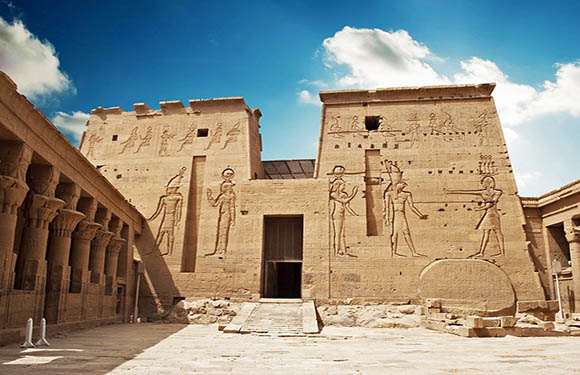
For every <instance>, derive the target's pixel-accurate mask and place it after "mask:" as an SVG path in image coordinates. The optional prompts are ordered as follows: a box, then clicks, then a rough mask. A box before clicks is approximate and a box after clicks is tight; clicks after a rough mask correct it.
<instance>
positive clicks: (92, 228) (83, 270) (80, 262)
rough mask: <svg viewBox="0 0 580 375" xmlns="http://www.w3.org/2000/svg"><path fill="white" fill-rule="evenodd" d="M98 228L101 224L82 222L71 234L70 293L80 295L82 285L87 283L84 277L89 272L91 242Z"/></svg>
mask: <svg viewBox="0 0 580 375" xmlns="http://www.w3.org/2000/svg"><path fill="white" fill-rule="evenodd" d="M100 228H101V224H97V223H94V222H92V221H87V220H83V221H81V222H80V223H79V225H78V227H77V230H76V231H74V232H73V234H72V238H73V241H72V246H71V254H70V266H71V272H72V275H71V292H75V293H80V292H81V290H82V285H83V284H84V283H85V282H86V281H87V280H86V277H85V275H87V274H88V271H89V256H90V251H91V241H92V240H93V238H94V237H95V234H96V233H97V230H98V229H100Z"/></svg>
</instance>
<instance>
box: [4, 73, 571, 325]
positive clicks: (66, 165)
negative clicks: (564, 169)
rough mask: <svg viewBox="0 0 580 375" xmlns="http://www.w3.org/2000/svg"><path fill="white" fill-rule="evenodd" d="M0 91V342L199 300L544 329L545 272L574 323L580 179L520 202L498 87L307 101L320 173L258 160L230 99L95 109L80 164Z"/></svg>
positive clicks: (19, 101)
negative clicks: (536, 320)
mask: <svg viewBox="0 0 580 375" xmlns="http://www.w3.org/2000/svg"><path fill="white" fill-rule="evenodd" d="M1 79H2V84H1V85H0V87H1V93H0V94H1V96H0V99H1V104H2V107H0V125H1V127H0V141H1V142H2V148H1V150H0V151H1V152H0V159H1V160H2V161H1V164H0V168H1V170H2V177H1V178H2V179H3V180H2V181H3V185H2V186H3V189H4V190H3V191H4V193H3V194H4V195H2V199H3V202H4V203H3V207H4V210H3V211H2V214H1V215H2V216H0V230H2V231H3V232H2V233H4V234H3V235H1V236H0V244H1V248H0V250H1V253H0V256H1V258H0V260H2V263H1V264H2V266H3V268H2V269H0V271H2V273H0V276H1V277H0V282H1V283H2V284H0V288H2V291H3V294H2V295H0V309H1V310H0V313H2V314H3V315H2V316H1V317H0V324H3V325H2V326H1V328H6V329H8V328H10V327H21V326H22V325H23V324H24V321H25V319H26V318H28V317H29V316H32V315H34V317H35V318H36V319H38V318H39V317H41V316H46V317H47V318H48V319H49V322H51V323H53V324H55V326H58V325H59V324H60V325H61V326H63V327H64V325H66V324H69V325H71V324H77V325H79V324H81V323H83V322H84V323H86V324H88V323H91V322H104V321H105V320H106V319H112V320H117V321H123V320H124V321H126V320H128V319H129V318H130V315H131V314H132V313H133V311H138V314H139V316H143V317H153V316H155V315H159V314H163V313H164V312H167V311H169V310H170V309H171V307H172V306H174V305H175V304H177V303H178V302H179V301H181V300H183V299H195V298H204V297H205V298H214V299H227V300H230V301H241V302H252V301H255V302H257V301H260V300H262V299H264V298H277V299H292V298H294V299H301V300H304V301H314V302H315V304H316V306H318V307H320V306H324V305H342V304H349V305H352V304H392V303H395V304H415V305H425V308H427V309H429V312H432V313H434V314H439V313H457V314H463V316H480V317H510V316H514V315H516V314H518V313H531V314H535V316H540V317H541V318H542V319H545V320H553V319H554V317H555V315H554V314H555V312H556V311H558V303H557V302H556V299H557V293H556V291H555V287H554V283H553V279H552V273H553V269H552V267H554V266H553V265H552V260H554V259H557V260H558V261H559V262H560V263H561V265H562V266H563V267H564V270H563V271H562V272H561V276H562V278H563V281H562V283H563V285H562V286H561V287H562V291H563V293H562V296H563V306H564V313H565V314H566V315H570V314H571V313H574V312H576V311H578V309H579V306H580V304H578V303H580V302H577V300H578V299H579V297H577V296H579V295H580V284H578V281H577V280H580V276H579V275H580V234H579V233H580V230H579V228H578V225H579V218H580V210H579V208H578V202H580V182H576V183H573V184H570V185H568V186H566V187H563V188H562V189H561V190H558V191H555V192H552V193H548V194H547V195H545V196H542V197H539V198H523V199H522V198H520V197H519V196H518V193H517V187H516V184H515V180H514V175H513V171H512V166H511V163H510V160H509V156H508V150H507V148H506V144H505V140H504V137H503V133H502V128H501V124H500V119H499V118H498V114H497V111H496V108H495V104H494V101H493V98H492V96H491V94H492V92H493V89H494V87H495V85H494V84H481V85H464V86H439V87H418V88H395V89H377V90H348V91H327V92H321V93H320V99H321V101H322V103H323V105H322V117H321V124H320V138H319V145H318V154H317V158H316V160H277V161H262V160H261V151H262V141H261V135H260V117H261V112H260V110H259V109H257V108H250V107H249V106H248V105H247V104H246V103H245V101H244V99H243V98H240V97H233V98H218V99H209V100H190V101H189V103H188V105H184V104H183V103H182V102H181V101H167V102H161V103H160V108H159V109H151V108H150V107H148V106H147V105H146V104H143V103H138V104H134V106H133V111H130V112H129V111H125V110H124V109H122V108H120V107H114V108H102V107H98V108H96V109H94V110H93V111H91V117H90V119H89V121H88V123H87V128H86V131H85V133H84V136H83V139H82V141H81V145H80V147H79V148H80V153H79V152H78V151H77V150H75V149H74V148H73V147H72V146H71V145H70V144H69V143H68V142H67V141H66V140H65V139H64V137H63V136H62V135H60V134H59V133H58V132H57V131H56V129H55V128H54V126H53V125H52V124H50V123H49V122H48V120H46V118H45V117H44V116H42V114H41V113H40V112H38V111H37V110H35V109H34V108H33V107H32V106H31V105H30V103H28V102H27V101H26V99H25V98H24V97H22V96H21V95H19V94H17V93H16V87H15V85H13V83H12V82H11V81H9V79H8V78H7V77H6V76H2V77H1ZM313 131H315V130H314V129H313ZM81 154H82V155H81ZM562 197H565V199H562ZM125 199H126V200H125ZM141 263H142V264H143V265H144V270H145V271H144V274H143V276H142V277H141V276H140V273H139V268H140V267H139V266H138V265H139V264H141ZM139 279H140V280H142V282H141V283H140V284H139V285H140V290H141V292H140V295H139V302H138V306H135V305H136V302H135V300H136V298H135V297H136V288H135V286H136V284H138V283H139V281H138V280H139ZM136 307H138V309H136ZM253 308H254V307H251V308H250V307H248V309H249V310H252V309H253ZM242 310H243V309H242ZM443 315H445V314H443ZM497 319H499V318H497ZM502 319H503V318H502ZM469 321H470V322H471V323H470V324H471V328H481V327H483V326H481V325H480V323H478V321H475V320H473V319H471V320H469ZM494 322H495V321H494ZM497 322H498V323H497V324H498V325H499V324H500V323H499V320H498V321H497ZM509 322H510V320H505V319H504V320H502V323H501V324H502V325H503V326H505V327H508V326H510V324H511V323H509ZM481 324H483V323H481ZM485 324H487V325H486V326H485V327H491V326H492V324H496V323H489V322H488V323H485ZM514 324H515V323H514ZM511 325H513V324H511Z"/></svg>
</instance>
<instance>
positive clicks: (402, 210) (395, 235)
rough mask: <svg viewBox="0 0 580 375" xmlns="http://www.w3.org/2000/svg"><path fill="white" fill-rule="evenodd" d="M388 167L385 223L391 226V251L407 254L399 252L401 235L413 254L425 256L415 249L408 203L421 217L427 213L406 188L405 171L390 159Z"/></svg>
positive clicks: (423, 218) (424, 216) (397, 253)
mask: <svg viewBox="0 0 580 375" xmlns="http://www.w3.org/2000/svg"><path fill="white" fill-rule="evenodd" d="M386 168H387V173H388V174H389V177H390V179H391V183H390V184H389V186H387V189H386V190H385V193H384V201H385V204H384V208H385V212H384V213H383V215H384V217H385V224H386V225H390V226H391V253H392V255H398V256H405V255H403V254H401V253H399V252H398V245H399V237H403V238H404V239H405V242H406V243H407V246H408V247H409V250H410V251H411V256H414V257H424V256H426V255H424V254H421V253H419V252H417V250H416V249H415V245H414V243H413V238H412V237H411V231H410V229H409V223H408V221H407V213H406V208H407V204H408V205H409V207H410V208H411V211H412V212H413V213H414V214H415V215H417V217H418V218H419V219H422V220H425V219H427V215H424V214H422V213H421V211H419V209H418V208H417V207H416V206H415V203H414V202H413V194H411V192H409V191H406V190H405V188H406V187H407V182H406V181H405V180H403V172H401V170H400V169H399V168H398V167H397V166H396V165H393V164H392V163H391V162H390V161H386Z"/></svg>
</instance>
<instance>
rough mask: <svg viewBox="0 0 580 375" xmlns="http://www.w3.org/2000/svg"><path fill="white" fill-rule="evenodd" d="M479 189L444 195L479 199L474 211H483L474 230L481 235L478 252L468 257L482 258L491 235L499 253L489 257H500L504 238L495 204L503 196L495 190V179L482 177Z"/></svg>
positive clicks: (452, 190)
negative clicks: (480, 232) (476, 197)
mask: <svg viewBox="0 0 580 375" xmlns="http://www.w3.org/2000/svg"><path fill="white" fill-rule="evenodd" d="M480 183H481V189H476V190H457V189H451V190H448V189H445V190H444V192H445V193H446V194H468V195H476V196H479V197H480V198H481V202H478V204H477V205H478V206H477V207H476V208H475V211H484V212H483V216H481V218H480V219H479V221H478V223H477V225H476V226H475V229H478V230H479V229H481V230H482V231H483V235H482V237H481V244H480V246H479V251H478V252H477V253H475V254H473V255H471V256H470V257H483V256H484V253H485V249H486V247H487V244H488V242H489V236H490V235H491V234H492V233H493V234H494V236H495V239H496V240H497V245H498V248H499V252H498V253H497V254H493V255H491V256H492V257H496V256H500V255H504V254H505V247H504V237H503V233H502V231H501V223H500V218H499V212H498V210H497V204H498V203H499V199H500V197H501V195H502V194H503V191H502V190H499V189H496V187H495V179H494V178H493V177H491V176H484V177H483V178H482V179H481V182H480Z"/></svg>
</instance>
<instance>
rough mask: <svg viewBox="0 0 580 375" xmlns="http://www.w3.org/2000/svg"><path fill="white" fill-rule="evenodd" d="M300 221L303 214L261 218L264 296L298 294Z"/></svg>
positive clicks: (300, 273) (299, 277) (301, 228)
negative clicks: (262, 226)
mask: <svg viewBox="0 0 580 375" xmlns="http://www.w3.org/2000/svg"><path fill="white" fill-rule="evenodd" d="M303 221H304V219H303V217H302V216H275V217H268V216H267V217H264V258H263V259H264V263H263V267H262V269H263V274H262V296H263V297H266V298H300V297H301V289H302V232H303Z"/></svg>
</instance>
